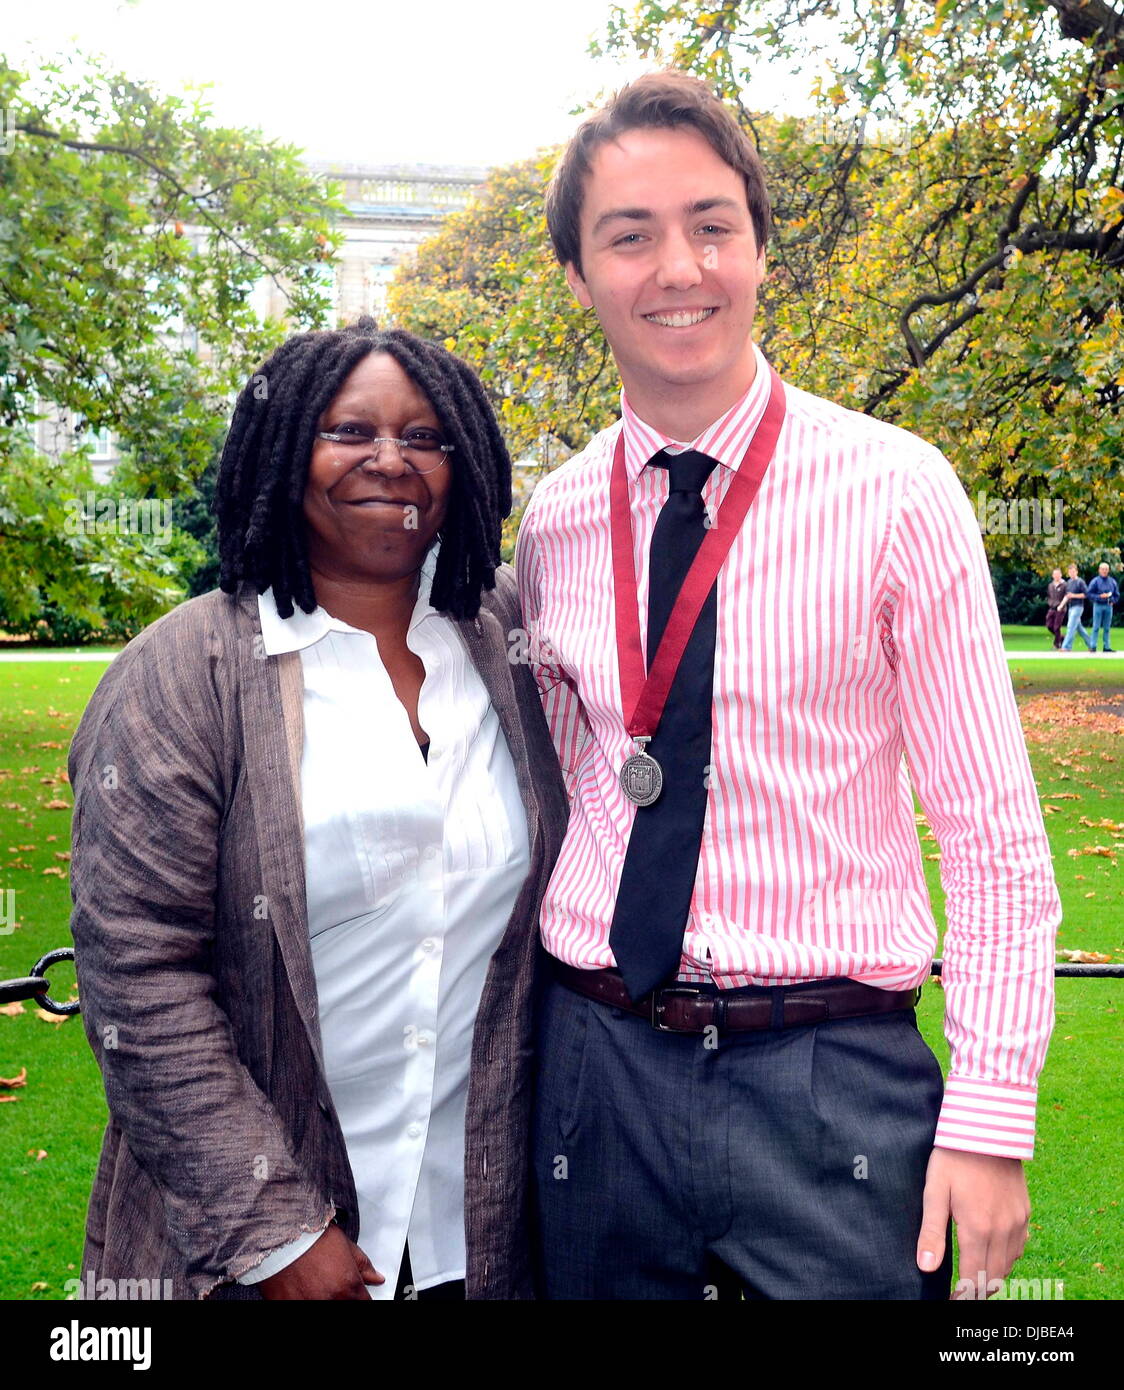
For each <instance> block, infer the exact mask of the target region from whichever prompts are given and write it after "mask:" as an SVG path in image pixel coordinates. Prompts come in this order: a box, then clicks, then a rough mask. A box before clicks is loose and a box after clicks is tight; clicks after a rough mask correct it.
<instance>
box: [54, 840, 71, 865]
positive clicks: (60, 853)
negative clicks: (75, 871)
mask: <svg viewBox="0 0 1124 1390" xmlns="http://www.w3.org/2000/svg"><path fill="white" fill-rule="evenodd" d="M52 838H53V837H52ZM55 858H56V859H65V860H66V862H67V863H68V864H69V863H70V851H69V850H68V849H63V850H59V849H57V850H55Z"/></svg>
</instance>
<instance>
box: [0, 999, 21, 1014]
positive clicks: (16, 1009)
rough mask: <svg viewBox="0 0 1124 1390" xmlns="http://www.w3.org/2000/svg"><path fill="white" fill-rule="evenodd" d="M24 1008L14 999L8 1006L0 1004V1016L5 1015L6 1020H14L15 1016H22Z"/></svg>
mask: <svg viewBox="0 0 1124 1390" xmlns="http://www.w3.org/2000/svg"><path fill="white" fill-rule="evenodd" d="M23 1012H24V1007H23V1005H22V1004H21V1003H20V1001H19V1000H18V999H14V1000H13V1001H12V1003H10V1004H0V1014H5V1015H6V1016H7V1017H8V1018H15V1016H16V1014H22V1013H23Z"/></svg>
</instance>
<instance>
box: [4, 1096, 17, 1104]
mask: <svg viewBox="0 0 1124 1390" xmlns="http://www.w3.org/2000/svg"><path fill="white" fill-rule="evenodd" d="M17 1100H19V1096H0V1105H15V1103H16V1101H17Z"/></svg>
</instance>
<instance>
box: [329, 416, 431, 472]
mask: <svg viewBox="0 0 1124 1390" xmlns="http://www.w3.org/2000/svg"><path fill="white" fill-rule="evenodd" d="M316 437H317V439H326V440H327V441H328V443H329V444H334V445H335V446H336V453H337V455H338V456H339V457H341V458H345V459H348V460H351V459H358V457H359V455H360V453H361V452H363V451H368V452H369V453H370V455H371V457H372V458H373V459H376V460H377V459H378V456H379V452H380V450H381V449H382V446H383V445H384V444H394V445H396V446H397V448H398V452H399V453H400V454H401V455H402V458H403V460H404V462H405V463H406V464H407V466H408V467H409V468H411V469H412V470H413V471H414V472H415V473H433V472H435V471H436V469H438V468H440V467H441V465H442V464H443V463H444V462H445V460H446V458H447V457H448V455H449V454H451V453H452V452H453V450H454V449H455V448H456V445H455V444H446V443H445V442H444V440H442V438H441V436H440V435H439V434H437V433H435V431H433V430H427V429H417V430H410V431H409V433H408V434H407V435H406V437H405V439H391V438H389V437H386V436H381V437H380V436H379V435H376V434H375V433H374V432H373V431H372V430H369V429H366V428H365V427H364V426H363V425H337V426H336V428H335V430H317V432H316ZM435 454H436V455H439V457H438V458H437V459H436V460H434V457H433V456H434V455H435Z"/></svg>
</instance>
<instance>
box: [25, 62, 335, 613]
mask: <svg viewBox="0 0 1124 1390" xmlns="http://www.w3.org/2000/svg"><path fill="white" fill-rule="evenodd" d="M0 110H3V112H4V113H5V116H6V122H5V124H4V126H3V128H2V133H3V135H4V137H5V138H4V144H3V146H2V148H0V461H2V463H3V470H4V471H3V474H2V475H0V514H2V515H3V517H4V522H3V535H2V536H0V543H2V544H0V610H2V611H3V614H4V619H5V622H6V623H7V624H8V626H9V629H10V630H13V631H27V630H30V629H33V628H34V626H35V624H36V623H39V622H40V620H42V622H43V623H45V624H46V626H45V628H43V627H41V628H39V629H38V630H40V631H45V632H55V633H64V632H65V633H67V634H68V635H69V634H71V633H73V632H77V631H81V630H83V628H87V629H88V630H89V631H98V630H103V629H104V630H110V631H117V630H121V631H128V630H132V629H134V628H135V627H136V626H138V625H141V624H143V622H145V621H148V620H150V618H152V617H155V616H158V614H159V613H160V612H161V611H163V609H164V608H165V607H167V605H168V604H169V603H170V602H174V601H176V599H177V598H178V597H182V595H183V593H184V591H185V582H187V583H190V580H191V575H192V573H193V572H194V570H195V569H196V568H197V567H198V565H199V564H200V563H201V559H202V556H201V552H200V551H199V548H198V546H197V544H196V542H195V541H194V540H192V539H190V537H189V535H188V534H187V533H186V532H185V533H184V534H183V535H180V536H178V537H176V538H173V540H172V541H171V542H170V543H169V544H167V545H165V546H164V547H163V548H162V549H161V550H160V551H157V550H156V549H155V548H153V547H149V549H148V550H145V549H144V547H143V546H142V547H141V548H140V549H137V550H135V551H133V550H129V548H128V547H129V545H131V544H132V541H129V542H128V543H127V544H126V545H124V546H123V545H121V544H118V543H117V542H118V540H120V538H107V537H99V536H86V537H83V538H76V537H72V536H67V535H66V534H65V533H62V532H60V531H59V530H58V525H59V522H60V520H61V513H60V511H59V504H58V500H57V498H58V495H59V489H60V488H62V487H64V486H70V485H71V484H72V483H73V481H74V478H75V477H76V475H75V474H74V469H75V468H77V467H80V464H79V463H76V462H74V461H70V462H68V463H66V464H65V465H58V466H56V465H53V464H48V463H47V462H46V461H44V460H38V461H35V460H34V459H33V457H32V456H31V455H30V454H29V453H28V451H27V449H26V448H25V447H24V446H23V445H22V444H21V443H19V442H18V441H20V440H24V439H26V438H27V437H28V435H29V434H30V432H31V430H32V428H33V427H34V422H35V420H36V419H37V418H40V417H41V416H42V415H43V414H44V412H45V411H46V410H47V409H49V408H50V405H51V404H52V403H53V405H54V406H55V407H57V408H58V409H59V410H61V411H63V412H65V414H66V415H67V416H69V418H70V419H71V420H73V421H74V423H75V425H76V427H77V429H78V431H79V433H80V437H81V435H82V432H84V431H99V430H103V429H109V430H112V431H113V433H114V435H115V437H116V439H117V441H118V445H119V447H120V449H121V451H122V454H123V456H124V458H125V460H126V463H125V465H124V467H122V468H121V469H120V470H119V473H118V477H117V479H116V480H115V491H116V492H117V493H119V494H123V495H125V496H131V497H135V498H151V499H169V500H170V499H175V500H176V501H177V502H180V503H183V502H185V500H186V499H187V498H189V497H190V496H191V495H192V494H193V492H194V490H195V484H196V480H197V479H198V478H199V477H200V475H201V474H202V473H203V471H204V469H206V468H207V467H208V465H212V466H213V464H214V461H215V458H216V456H217V453H218V450H219V447H220V445H221V440H222V436H223V433H224V431H225V428H226V422H227V420H228V419H229V415H230V409H231V405H232V401H233V395H234V393H235V392H236V390H237V389H238V388H240V387H241V385H242V384H243V382H244V381H245V378H246V376H247V374H248V372H249V371H250V370H251V369H252V367H253V366H254V365H255V364H256V363H258V362H259V361H261V360H262V359H263V358H264V357H265V356H266V355H268V353H269V352H270V351H271V350H272V349H273V347H274V346H276V344H277V343H278V342H280V341H281V340H282V339H283V338H284V337H285V336H287V335H288V334H289V333H290V332H292V331H294V330H298V329H301V328H307V327H315V326H317V325H319V324H320V323H322V322H323V321H324V318H325V314H326V309H327V304H326V301H325V298H324V295H323V283H324V275H325V271H326V268H327V267H326V262H327V261H329V260H330V258H331V256H332V253H333V245H334V237H333V233H332V231H331V228H330V223H329V218H330V217H331V216H332V215H333V214H334V212H336V211H338V209H339V207H340V204H339V203H338V201H337V200H336V198H335V197H334V196H329V195H328V194H327V193H326V192H325V191H324V189H323V188H321V187H320V185H319V183H318V181H317V179H316V178H315V177H314V176H313V175H311V174H309V173H308V171H307V170H306V169H304V167H303V166H302V164H301V161H300V156H299V152H298V151H297V150H296V149H295V148H293V147H291V146H286V145H279V144H276V143H274V142H272V141H267V140H265V139H264V138H263V137H262V136H261V135H260V133H258V132H256V131H242V130H233V129H227V128H223V127H220V126H218V125H215V124H214V123H213V122H212V120H211V117H210V113H209V110H208V108H207V106H206V105H205V104H204V102H203V101H202V100H201V99H200V98H199V97H191V98H187V97H184V98H181V97H171V96H164V95H162V94H160V93H158V92H156V91H154V90H153V89H152V88H150V87H148V86H145V85H144V84H141V83H137V82H133V81H131V80H129V79H128V78H126V77H124V76H122V75H121V74H118V73H116V72H114V71H112V70H111V69H110V68H108V67H106V66H105V65H104V63H103V62H102V61H101V60H92V59H88V58H85V57H82V56H81V55H72V56H70V57H67V58H64V59H60V60H58V61H57V62H54V63H51V64H47V65H45V66H44V67H43V68H41V69H40V70H39V71H38V72H36V73H34V74H29V73H21V72H18V71H16V70H15V69H14V68H13V67H11V66H10V65H9V64H8V63H7V62H6V61H5V60H4V59H2V58H0ZM263 282H265V283H271V284H273V285H274V286H276V287H277V288H278V289H280V290H281V291H283V294H284V302H285V303H286V304H287V310H286V314H285V317H284V319H281V320H277V319H271V320H268V321H263V320H262V318H261V317H260V314H259V312H258V309H257V307H256V305H255V300H254V291H255V289H256V288H257V287H258V286H259V285H261V284H262V283H263ZM193 524H194V521H193ZM196 530H197V531H199V530H201V533H202V534H203V535H204V536H205V533H206V527H205V526H203V527H202V528H200V527H198V526H196ZM181 571H182V574H181ZM118 609H120V617H119V618H118V617H117V616H115V615H116V614H117V610H118ZM29 625H30V628H29ZM107 625H108V626H107Z"/></svg>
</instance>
